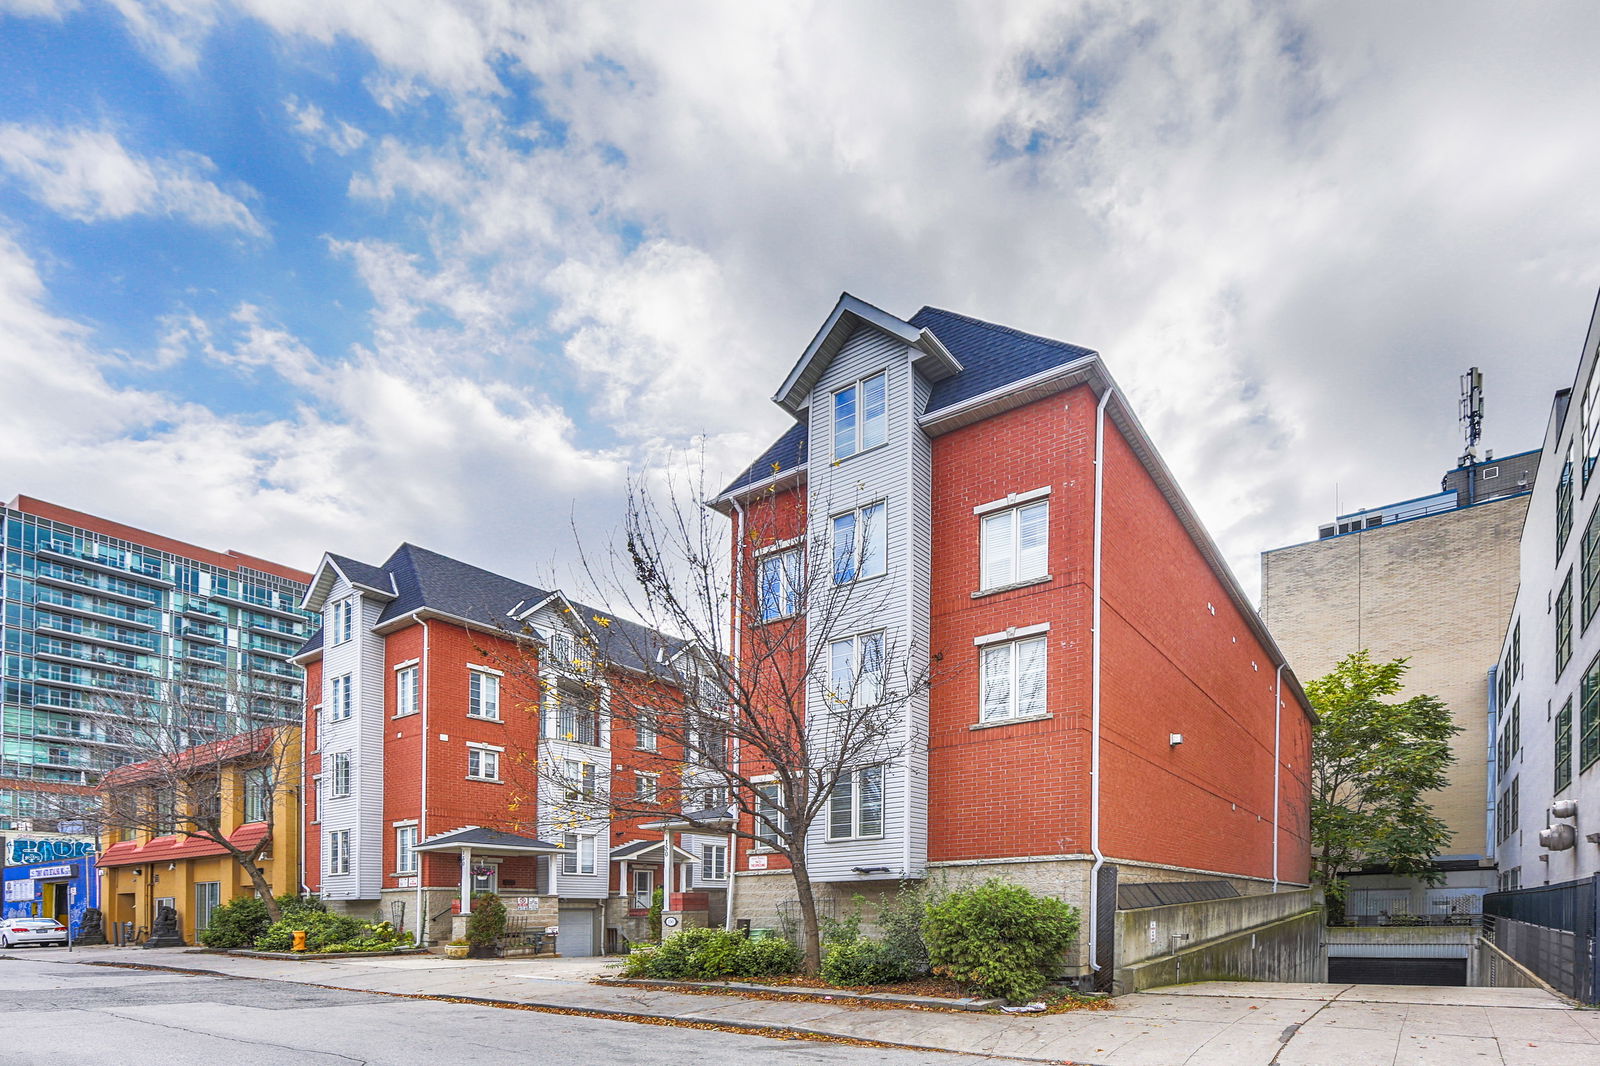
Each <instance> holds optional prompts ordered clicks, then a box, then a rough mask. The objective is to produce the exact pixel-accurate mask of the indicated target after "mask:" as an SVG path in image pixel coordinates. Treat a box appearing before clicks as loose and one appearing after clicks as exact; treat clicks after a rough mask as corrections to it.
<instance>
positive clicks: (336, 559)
mask: <svg viewBox="0 0 1600 1066" xmlns="http://www.w3.org/2000/svg"><path fill="white" fill-rule="evenodd" d="M341 576H343V577H344V579H345V580H346V581H348V582H350V584H351V585H353V586H355V587H356V588H358V589H360V590H361V591H362V592H365V593H368V594H370V595H373V596H376V597H378V598H379V599H393V598H394V595H395V589H394V580H393V579H392V578H391V577H390V576H389V575H388V574H386V573H384V572H383V570H382V569H380V568H379V567H376V566H369V565H368V564H366V563H363V562H360V561H358V560H355V559H351V558H349V557H348V556H344V555H335V554H334V553H333V552H324V553H323V555H322V561H321V562H320V563H318V564H317V569H316V571H315V573H313V574H312V575H311V583H310V584H309V585H308V586H307V587H306V594H305V596H304V597H302V598H301V600H300V606H301V608H302V609H303V610H307V611H320V610H322V606H323V604H325V603H327V601H328V595H329V593H331V592H332V591H333V586H334V585H335V584H336V583H337V582H338V579H339V577H341Z"/></svg>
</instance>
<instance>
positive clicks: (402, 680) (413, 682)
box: [394, 666, 417, 718]
mask: <svg viewBox="0 0 1600 1066" xmlns="http://www.w3.org/2000/svg"><path fill="white" fill-rule="evenodd" d="M416 713H417V668H416V667H415V666H402V667H400V668H399V669H397V670H396V671H395V672H394V716H395V717H396V718H403V717H405V716H406V715H408V714H416Z"/></svg>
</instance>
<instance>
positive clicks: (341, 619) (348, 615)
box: [333, 597, 356, 644]
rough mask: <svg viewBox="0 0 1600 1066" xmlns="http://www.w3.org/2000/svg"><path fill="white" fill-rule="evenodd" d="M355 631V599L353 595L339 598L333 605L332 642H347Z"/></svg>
mask: <svg viewBox="0 0 1600 1066" xmlns="http://www.w3.org/2000/svg"><path fill="white" fill-rule="evenodd" d="M355 631H356V601H355V597H351V598H350V599H347V600H340V601H339V602H338V603H336V604H334V605H333V642H334V643H335V644H343V643H345V642H347V641H348V640H349V639H350V638H351V637H352V636H354V635H355Z"/></svg>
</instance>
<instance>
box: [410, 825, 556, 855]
mask: <svg viewBox="0 0 1600 1066" xmlns="http://www.w3.org/2000/svg"><path fill="white" fill-rule="evenodd" d="M458 845H466V846H468V847H474V848H484V849H486V850H492V849H494V848H519V849H524V850H529V851H531V850H535V849H537V850H540V851H560V850H561V846H560V845H559V844H552V843H550V842H549V841H547V840H539V839H537V838H535V837H525V836H518V835H517V834H516V833H507V832H505V831H504V830H500V829H484V828H482V827H481V826H476V825H469V826H467V827H466V828H464V829H452V830H450V831H449V832H448V833H435V834H434V835H433V836H431V837H429V838H428V839H427V840H424V841H423V842H422V843H420V844H418V845H417V850H418V851H423V850H427V849H431V848H434V847H439V846H443V847H456V846H458Z"/></svg>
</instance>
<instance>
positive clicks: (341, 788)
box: [328, 751, 352, 798]
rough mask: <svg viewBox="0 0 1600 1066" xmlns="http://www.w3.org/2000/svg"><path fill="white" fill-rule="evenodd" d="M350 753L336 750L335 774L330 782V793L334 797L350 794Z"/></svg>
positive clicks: (334, 755)
mask: <svg viewBox="0 0 1600 1066" xmlns="http://www.w3.org/2000/svg"><path fill="white" fill-rule="evenodd" d="M350 765H351V764H350V753H349V752H348V751H336V752H334V754H333V775H332V780H331V781H330V783H329V786H328V787H329V793H328V794H329V795H330V796H333V797H336V798H337V797H339V796H348V795H350V780H351V776H352V775H351V772H350Z"/></svg>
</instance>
